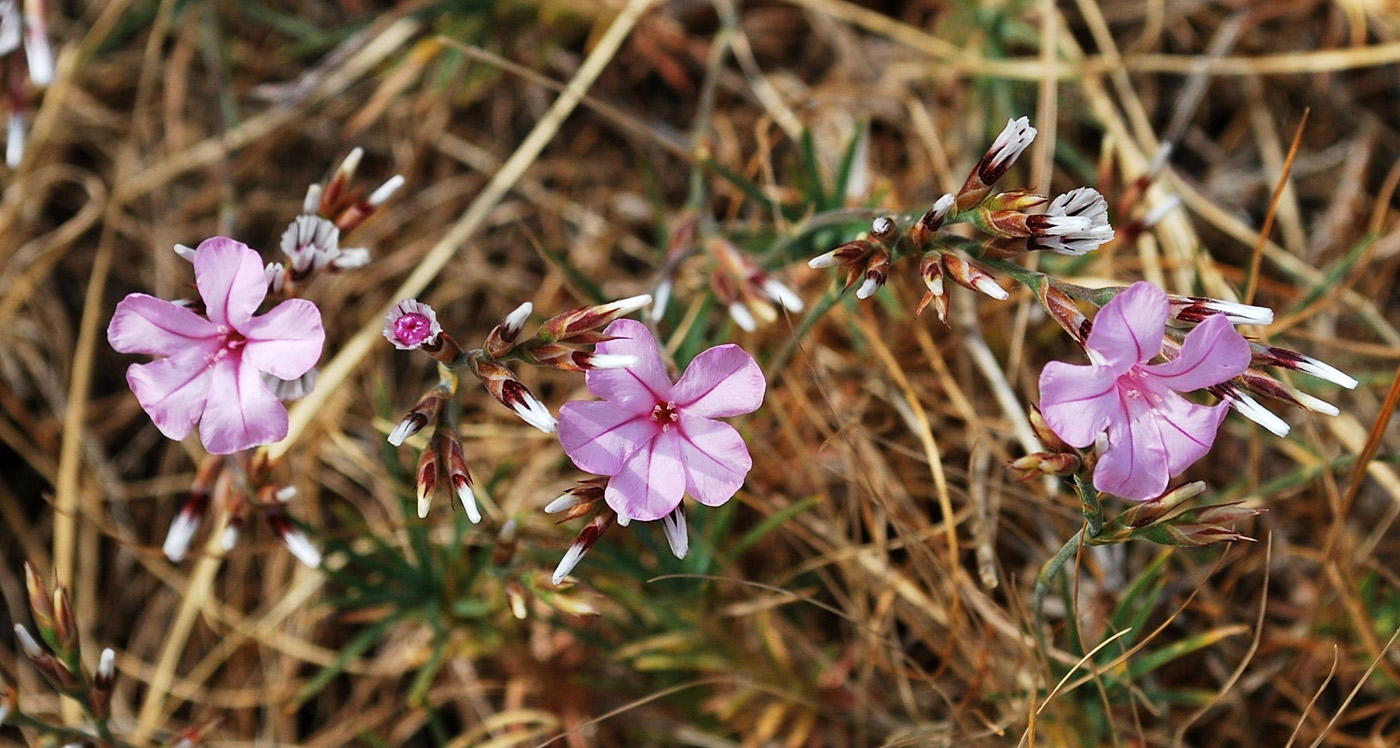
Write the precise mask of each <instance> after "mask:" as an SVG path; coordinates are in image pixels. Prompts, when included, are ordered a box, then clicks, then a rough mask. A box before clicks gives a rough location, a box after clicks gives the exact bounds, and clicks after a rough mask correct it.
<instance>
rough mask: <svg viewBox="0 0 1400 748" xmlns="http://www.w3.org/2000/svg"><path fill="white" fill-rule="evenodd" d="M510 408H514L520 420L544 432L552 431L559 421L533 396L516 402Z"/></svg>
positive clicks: (550, 432)
mask: <svg viewBox="0 0 1400 748" xmlns="http://www.w3.org/2000/svg"><path fill="white" fill-rule="evenodd" d="M511 410H514V411H515V414H516V415H518V416H520V419H521V420H523V421H524V422H526V423H528V424H530V425H531V426H534V427H535V428H537V429H539V430H540V431H543V432H544V433H546V434H552V433H554V429H555V428H556V427H557V426H558V425H559V421H557V420H555V418H554V416H553V415H550V413H549V408H546V407H545V406H544V403H542V402H540V401H539V400H536V399H534V398H533V397H532V398H530V400H528V401H527V402H523V403H518V404H516V405H515V406H513V407H512V408H511Z"/></svg>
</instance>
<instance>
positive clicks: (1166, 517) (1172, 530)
mask: <svg viewBox="0 0 1400 748" xmlns="http://www.w3.org/2000/svg"><path fill="white" fill-rule="evenodd" d="M1205 490H1206V484H1205V483H1202V482H1201V481H1196V482H1194V483H1187V484H1186V485H1184V486H1181V487H1180V488H1177V489H1176V490H1174V491H1170V492H1168V493H1167V494H1165V495H1163V496H1161V497H1160V498H1156V499H1153V500H1151V501H1144V502H1141V503H1138V504H1134V505H1133V506H1132V507H1130V508H1129V509H1127V510H1126V511H1124V512H1123V513H1122V514H1120V515H1118V516H1117V517H1115V518H1114V519H1112V520H1111V521H1109V522H1108V523H1107V524H1105V525H1104V527H1103V530H1102V531H1100V532H1099V533H1098V534H1097V535H1095V536H1093V537H1092V538H1090V539H1088V542H1089V543H1090V544H1091V545H1108V544H1114V543H1124V542H1127V541H1128V540H1132V539H1142V540H1147V541H1150V542H1153V543H1157V544H1158V545H1172V546H1188V547H1190V546H1203V545H1210V544H1211V543H1234V542H1237V541H1246V542H1251V543H1252V542H1254V539H1253V538H1251V537H1248V536H1246V535H1242V534H1240V533H1239V532H1237V531H1235V530H1234V529H1233V526H1234V524H1235V523H1236V522H1238V521H1239V520H1242V519H1247V518H1249V517H1253V516H1256V515H1259V514H1263V513H1264V512H1265V511H1266V510H1265V509H1259V508H1254V507H1248V506H1245V505H1244V503H1243V502H1239V501H1232V502H1229V503H1225V504H1211V505H1208V506H1203V507H1191V508H1185V509H1183V508H1182V505H1183V504H1185V502H1187V501H1190V500H1191V499H1194V498H1196V497H1197V496H1200V495H1201V494H1202V493H1205Z"/></svg>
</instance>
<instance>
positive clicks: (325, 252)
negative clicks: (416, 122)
mask: <svg viewBox="0 0 1400 748" xmlns="http://www.w3.org/2000/svg"><path fill="white" fill-rule="evenodd" d="M363 157H364V150H363V149H361V148H356V149H354V150H352V151H350V155H348V156H346V157H345V160H344V161H342V162H341V163H340V167H339V168H338V169H336V170H335V174H334V175H332V176H331V178H330V181H329V182H327V183H326V184H325V185H321V184H313V185H311V186H310V187H308V188H307V190H306V199H305V200H303V201H302V206H301V215H299V216H297V217H296V218H294V219H292V222H291V224H290V225H288V226H287V230H286V231H284V232H282V242H281V248H282V254H284V255H286V256H287V261H286V263H285V264H283V263H280V262H273V263H268V266H267V282H268V287H269V288H271V289H272V291H273V292H274V293H283V294H286V295H287V296H289V297H290V296H296V295H298V294H299V293H300V292H301V289H302V288H304V287H305V285H306V284H307V283H308V282H309V281H310V280H311V278H313V277H314V276H316V275H317V274H320V273H336V272H340V271H344V270H352V269H355V268H361V267H364V266H365V265H368V264H369V259H370V258H369V250H368V249H364V248H360V247H355V248H350V247H341V246H340V240H341V238H342V237H343V236H347V235H349V234H350V233H351V232H353V231H354V230H355V229H356V228H358V227H359V226H360V224H362V223H364V222H365V220H366V219H367V218H369V217H370V216H372V215H374V213H375V211H377V210H378V209H379V208H380V206H382V205H383V204H384V203H385V202H386V201H388V200H389V198H390V197H392V196H393V195H394V193H395V192H397V191H398V189H399V188H400V187H402V186H403V183H404V178H403V177H402V176H401V175H395V176H394V177H392V178H391V179H389V181H387V182H385V183H384V184H382V185H380V186H379V188H378V189H376V190H374V191H373V192H370V193H369V194H368V195H366V194H365V193H366V188H365V186H364V185H362V184H356V183H355V182H354V181H353V180H354V178H355V171H356V170H357V169H358V168H359V166H360V160H361V159H362V158H363Z"/></svg>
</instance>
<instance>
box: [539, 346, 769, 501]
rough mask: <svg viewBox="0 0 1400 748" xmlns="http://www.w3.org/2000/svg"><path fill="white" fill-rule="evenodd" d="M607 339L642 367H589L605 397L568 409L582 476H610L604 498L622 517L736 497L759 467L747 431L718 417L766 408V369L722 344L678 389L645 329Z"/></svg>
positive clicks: (570, 443)
mask: <svg viewBox="0 0 1400 748" xmlns="http://www.w3.org/2000/svg"><path fill="white" fill-rule="evenodd" d="M603 333H604V334H605V335H610V336H612V337H613V339H612V340H608V341H605V342H603V343H599V344H598V347H597V351H598V352H599V353H601V354H605V355H630V356H635V357H636V360H637V363H636V364H635V365H634V366H631V367H629V368H625V369H590V370H589V371H588V373H587V374H586V375H585V377H586V382H587V384H588V391H589V392H592V393H593V394H595V395H598V396H599V397H602V398H603V400H602V401H596V400H595V401H591V402H571V403H565V404H564V406H563V407H562V408H560V409H559V441H560V443H561V444H563V446H564V451H565V452H566V453H568V455H569V457H570V459H572V460H573V461H574V464H575V465H577V466H578V468H579V469H580V470H583V471H586V472H589V473H594V474H596V475H607V476H610V477H611V479H610V480H609V481H608V487H607V490H606V491H605V492H604V494H603V498H604V499H605V500H606V501H607V502H608V506H610V507H612V509H613V510H614V511H616V512H617V513H618V515H619V516H620V517H621V518H622V519H623V521H629V520H634V519H635V520H641V521H650V520H656V519H661V518H662V517H665V516H667V515H669V514H670V513H671V512H672V511H673V510H675V508H676V507H678V506H680V503H681V498H682V497H683V496H684V495H685V494H686V493H689V494H690V495H691V496H692V497H694V498H695V500H696V501H699V502H700V503H701V504H706V505H709V506H719V505H720V504H723V503H724V502H726V501H728V500H729V498H730V497H731V496H733V495H734V492H735V491H738V490H739V486H740V485H742V484H743V482H744V476H745V475H747V474H748V472H749V468H750V467H752V465H753V461H752V459H751V458H750V457H749V450H748V447H747V446H745V444H744V440H743V438H742V437H740V436H739V432H737V431H735V430H734V428H733V427H732V426H730V425H729V424H726V423H721V422H719V421H716V420H713V419H715V418H724V417H726V416H737V415H740V414H743V413H751V412H753V411H754V410H757V409H758V406H759V405H761V404H762V403H763V391H764V389H765V387H766V382H765V381H764V379H763V372H762V371H761V370H760V369H759V368H758V363H757V362H755V361H754V360H753V357H752V356H750V355H749V354H747V353H745V352H744V351H743V349H741V348H739V347H738V346H736V345H721V346H716V347H714V348H711V349H709V350H707V351H705V352H703V353H701V354H700V355H699V356H696V357H695V360H694V361H691V362H690V366H689V367H687V368H686V370H685V374H683V375H682V376H681V378H680V381H678V382H676V383H674V384H672V383H671V378H670V377H669V376H667V374H666V367H665V366H664V365H663V364H662V363H661V353H660V352H659V351H658V350H657V347H656V339H655V338H653V337H652V335H651V331H650V330H648V329H647V328H646V326H645V325H643V324H642V323H640V322H636V321H634V320H630V319H620V320H617V321H616V322H613V323H612V324H611V325H608V328H607V329H606V330H604V331H603Z"/></svg>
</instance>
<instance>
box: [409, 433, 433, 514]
mask: <svg viewBox="0 0 1400 748" xmlns="http://www.w3.org/2000/svg"><path fill="white" fill-rule="evenodd" d="M415 476H416V477H415V479H414V485H415V486H416V487H417V490H418V518H419V519H422V518H424V517H426V516H428V507H429V506H430V505H431V504H432V502H433V493H434V492H435V491H437V484H438V453H437V449H436V448H435V445H434V444H429V445H428V448H427V449H424V450H423V454H422V455H421V456H419V458H418V470H417V472H416V473H415Z"/></svg>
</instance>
